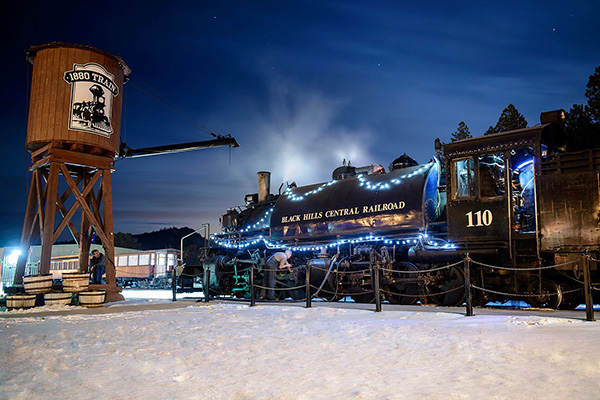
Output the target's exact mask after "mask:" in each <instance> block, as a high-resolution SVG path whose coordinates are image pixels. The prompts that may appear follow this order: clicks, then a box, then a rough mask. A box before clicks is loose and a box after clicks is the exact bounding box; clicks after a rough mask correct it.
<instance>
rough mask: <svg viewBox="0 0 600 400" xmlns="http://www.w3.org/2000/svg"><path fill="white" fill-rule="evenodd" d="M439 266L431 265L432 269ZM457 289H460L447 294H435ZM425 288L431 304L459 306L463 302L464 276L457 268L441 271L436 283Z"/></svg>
mask: <svg viewBox="0 0 600 400" xmlns="http://www.w3.org/2000/svg"><path fill="white" fill-rule="evenodd" d="M439 266H441V265H433V266H432V267H439ZM458 287H460V289H457V290H454V291H452V292H449V293H442V294H436V293H441V292H445V291H447V290H451V289H454V288H458ZM427 288H428V289H429V298H430V299H431V302H432V303H435V304H438V305H440V306H458V305H461V304H462V303H463V301H464V300H465V275H464V274H463V272H462V270H460V269H459V268H457V267H451V268H448V269H443V270H441V271H440V274H439V275H438V276H437V279H436V281H435V282H434V283H432V284H431V285H429V286H428V287H427Z"/></svg>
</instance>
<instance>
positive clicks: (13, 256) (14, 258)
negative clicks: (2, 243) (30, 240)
mask: <svg viewBox="0 0 600 400" xmlns="http://www.w3.org/2000/svg"><path fill="white" fill-rule="evenodd" d="M20 255H21V250H19V249H17V250H13V251H12V252H11V253H10V255H9V256H8V257H6V261H7V262H8V263H9V264H16V263H17V262H18V261H19V256H20Z"/></svg>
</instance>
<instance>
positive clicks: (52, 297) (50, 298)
mask: <svg viewBox="0 0 600 400" xmlns="http://www.w3.org/2000/svg"><path fill="white" fill-rule="evenodd" d="M71 296H72V294H71V293H63V292H52V293H46V294H44V304H45V305H47V306H66V305H70V304H71Z"/></svg>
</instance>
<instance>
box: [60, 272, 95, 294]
mask: <svg viewBox="0 0 600 400" xmlns="http://www.w3.org/2000/svg"><path fill="white" fill-rule="evenodd" d="M62 283H63V292H69V293H79V292H83V291H84V290H87V288H88V286H89V285H90V274H88V273H87V272H83V273H82V272H64V273H63V274H62Z"/></svg>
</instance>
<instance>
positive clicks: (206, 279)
mask: <svg viewBox="0 0 600 400" xmlns="http://www.w3.org/2000/svg"><path fill="white" fill-rule="evenodd" d="M209 286H210V269H205V270H204V284H203V285H202V287H203V289H204V302H205V303H208V301H209V300H210V288H209Z"/></svg>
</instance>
